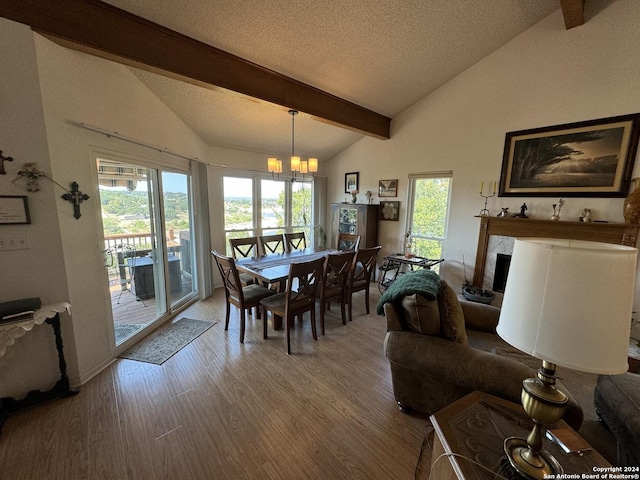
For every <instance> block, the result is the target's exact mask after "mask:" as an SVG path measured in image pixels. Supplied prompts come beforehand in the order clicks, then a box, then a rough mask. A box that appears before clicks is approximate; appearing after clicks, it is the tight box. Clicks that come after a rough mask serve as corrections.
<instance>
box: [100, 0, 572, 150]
mask: <svg viewBox="0 0 640 480" xmlns="http://www.w3.org/2000/svg"><path fill="white" fill-rule="evenodd" d="M108 3H110V4H112V5H114V6H116V7H119V8H121V9H123V10H126V11H129V12H131V13H133V14H135V15H138V16H141V17H143V18H146V19H148V20H151V21H153V22H155V23H158V24H160V25H163V26H165V27H168V28H170V29H172V30H175V31H177V32H180V33H183V34H185V35H187V36H190V37H193V38H195V39H197V40H200V41H202V42H204V43H207V44H209V45H212V46H214V47H217V48H220V49H222V50H225V51H227V52H229V53H233V54H235V55H237V56H239V57H242V58H244V59H246V60H250V61H252V62H254V63H257V64H259V65H261V66H264V67H267V68H269V69H272V70H275V71H277V72H279V73H282V74H284V75H287V76H289V77H292V78H294V79H296V80H299V81H302V82H304V83H307V84H309V85H312V86H314V87H317V88H319V89H321V90H324V91H326V92H329V93H331V94H333V95H336V96H338V97H341V98H344V99H346V100H349V101H351V102H353V103H356V104H358V105H361V106H363V107H366V108H368V109H370V110H373V111H375V112H377V113H380V114H383V115H385V116H388V117H391V118H393V117H394V116H395V115H397V114H398V113H400V112H401V111H402V110H404V109H406V108H407V107H408V106H410V105H412V104H413V103H415V102H417V101H418V100H420V99H421V98H423V97H424V96H426V95H427V94H429V93H430V92H432V91H433V90H435V89H436V88H438V87H439V86H441V85H442V84H444V83H446V82H447V81H448V80H450V79H451V78H453V77H455V76H456V75H458V74H459V73H461V72H462V71H464V70H465V69H467V68H469V67H470V66H472V65H473V64H474V63H476V62H478V61H479V60H480V59H482V58H483V57H485V56H487V55H488V54H490V53H491V52H493V51H494V50H496V49H497V48H499V47H500V46H502V45H504V44H505V43H507V42H509V41H510V40H511V39H513V38H514V37H516V36H517V35H518V34H520V33H522V32H523V31H525V30H526V29H528V28H529V27H531V26H532V25H534V24H535V23H537V22H538V21H540V20H542V19H543V18H545V17H546V16H548V15H549V14H551V13H552V12H554V11H555V10H557V9H559V8H560V5H559V1H558V0H535V1H532V0H491V1H487V0H429V1H427V0H403V1H400V0H357V1H351V0H348V1H331V0H296V1H293V0H289V1H286V0H269V1H266V0H244V1H237V0H222V1H215V2H212V1H206V0H192V1H188V0H109V1H108ZM132 70H133V71H134V73H135V74H136V75H137V76H138V78H140V80H141V81H142V82H143V83H144V84H145V85H147V86H148V87H149V88H150V89H151V90H152V91H153V92H154V93H155V94H156V95H157V96H158V97H159V98H160V99H161V100H162V101H163V102H164V103H165V104H166V105H167V106H168V107H169V108H171V109H172V110H173V111H174V112H175V113H176V115H178V117H180V118H181V119H182V120H183V121H184V122H185V123H186V124H187V125H189V126H190V127H191V128H192V129H193V130H194V131H195V132H196V133H197V134H198V135H199V136H200V137H201V138H202V139H203V140H204V141H205V142H206V143H208V144H210V145H218V146H230V147H235V148H242V149H247V150H252V151H259V152H270V153H274V154H287V153H290V152H291V117H290V116H289V115H288V114H287V112H286V109H283V108H282V107H279V106H274V105H269V104H265V103H264V102H258V101H249V100H247V99H245V98H243V97H241V96H239V95H232V94H229V93H225V92H224V91H213V90H207V89H204V88H201V87H196V86H193V85H189V84H186V83H183V82H180V81H177V80H173V79H169V78H166V77H162V76H158V75H155V74H151V73H148V72H144V71H141V70H137V69H132ZM360 138H362V135H361V134H357V133H354V132H351V131H348V130H345V129H341V128H338V127H335V126H330V125H327V124H324V123H321V122H318V121H315V120H314V119H312V118H311V117H308V116H305V115H304V114H300V115H298V116H297V117H296V141H295V145H296V148H295V150H296V154H301V155H303V156H318V157H319V158H320V160H321V161H323V160H327V159H329V158H331V157H332V156H334V155H335V154H337V153H339V152H340V151H342V150H344V149H345V148H346V147H348V146H349V145H351V144H353V143H355V142H356V141H357V140H358V139H360Z"/></svg>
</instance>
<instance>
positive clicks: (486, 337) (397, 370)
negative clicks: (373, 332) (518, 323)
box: [384, 280, 583, 429]
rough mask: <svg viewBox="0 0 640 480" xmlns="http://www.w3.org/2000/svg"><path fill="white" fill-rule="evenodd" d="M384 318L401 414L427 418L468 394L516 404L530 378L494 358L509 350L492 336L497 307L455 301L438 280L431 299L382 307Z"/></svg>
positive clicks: (574, 416) (574, 413)
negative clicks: (418, 413)
mask: <svg viewBox="0 0 640 480" xmlns="http://www.w3.org/2000/svg"><path fill="white" fill-rule="evenodd" d="M384 314H385V316H386V319H387V335H386V338H385V341H384V351H385V354H386V356H387V358H388V359H389V362H390V364H391V378H392V382H393V392H394V396H395V399H396V401H397V402H398V405H399V407H400V410H402V411H403V412H410V411H411V409H416V410H418V411H421V412H424V413H428V414H433V413H435V412H437V411H438V410H440V409H441V408H443V407H445V406H447V405H449V404H451V403H453V402H454V401H456V400H458V399H459V398H462V397H463V396H465V395H467V394H468V393H471V392H472V391H474V390H481V391H484V392H487V393H490V394H492V395H496V396H498V397H502V398H505V399H507V400H511V401H513V402H516V403H520V393H521V390H522V380H524V379H525V378H528V377H533V376H535V370H534V369H532V368H531V367H528V366H526V365H524V364H523V363H520V362H518V361H516V360H514V359H513V358H508V357H507V356H503V355H500V354H499V353H500V351H501V350H505V351H508V350H512V351H513V347H510V346H509V345H508V344H507V343H506V342H504V341H503V340H502V339H501V338H500V337H499V336H498V335H497V334H496V326H497V324H498V317H499V314H500V309H498V308H496V307H492V306H490V305H483V304H480V303H474V302H468V301H466V300H460V299H458V296H457V295H456V293H455V292H454V291H453V289H452V288H451V287H450V286H449V285H447V283H446V282H445V281H444V280H442V281H441V282H440V286H439V288H438V294H437V298H436V299H435V300H433V301H429V300H427V299H426V298H424V297H423V296H420V295H411V296H405V297H402V298H401V299H399V300H395V301H393V302H388V303H384ZM523 355H524V354H523ZM534 364H535V361H534ZM565 391H566V389H565ZM568 395H569V407H568V408H567V412H566V413H565V417H564V420H565V421H567V423H569V425H571V426H572V427H573V428H574V429H578V428H579V427H580V425H581V423H582V419H583V413H582V409H581V408H580V407H579V406H578V404H577V401H576V400H575V397H573V396H572V395H571V394H570V393H568Z"/></svg>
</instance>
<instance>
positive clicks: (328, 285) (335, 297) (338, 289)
mask: <svg viewBox="0 0 640 480" xmlns="http://www.w3.org/2000/svg"><path fill="white" fill-rule="evenodd" d="M355 256H356V252H353V251H352V252H343V253H332V254H330V255H327V257H326V258H325V262H324V273H323V276H322V286H321V287H320V296H319V297H318V300H319V302H320V332H321V333H322V335H324V312H325V310H327V309H328V308H329V306H330V305H331V302H337V303H339V304H340V313H341V315H342V324H343V325H346V324H347V318H346V315H345V304H346V303H347V294H346V289H347V281H348V280H349V273H350V272H351V267H352V266H353V258H354V257H355Z"/></svg>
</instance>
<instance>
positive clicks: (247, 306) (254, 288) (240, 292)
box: [211, 250, 275, 343]
mask: <svg viewBox="0 0 640 480" xmlns="http://www.w3.org/2000/svg"><path fill="white" fill-rule="evenodd" d="M211 254H212V255H213V258H215V260H216V264H217V265H218V270H219V271H220V275H221V276H222V282H223V283H224V292H225V296H226V299H227V302H226V303H227V314H226V318H225V323H224V329H225V330H229V315H230V313H231V305H232V304H233V305H235V306H236V307H237V308H238V309H239V310H240V343H244V330H245V312H246V311H247V310H251V309H252V308H254V307H255V309H256V317H255V318H260V315H259V312H260V311H259V308H260V301H261V300H262V299H264V298H267V297H270V296H272V295H275V292H274V291H273V290H269V289H268V288H266V287H263V286H262V285H258V284H256V283H252V284H250V285H246V286H242V283H240V275H239V274H238V269H237V268H236V264H235V262H234V260H233V258H232V257H227V256H225V255H221V254H219V253H218V252H216V251H215V250H212V251H211ZM262 324H263V325H262V336H263V338H267V319H266V317H265V318H264V319H263V320H262Z"/></svg>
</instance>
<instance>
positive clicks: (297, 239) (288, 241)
mask: <svg viewBox="0 0 640 480" xmlns="http://www.w3.org/2000/svg"><path fill="white" fill-rule="evenodd" d="M284 247H285V250H286V251H287V252H290V251H291V250H304V249H305V248H307V239H306V238H305V236H304V232H295V233H285V234H284Z"/></svg>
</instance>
